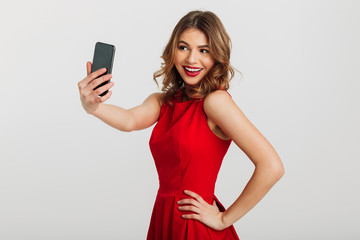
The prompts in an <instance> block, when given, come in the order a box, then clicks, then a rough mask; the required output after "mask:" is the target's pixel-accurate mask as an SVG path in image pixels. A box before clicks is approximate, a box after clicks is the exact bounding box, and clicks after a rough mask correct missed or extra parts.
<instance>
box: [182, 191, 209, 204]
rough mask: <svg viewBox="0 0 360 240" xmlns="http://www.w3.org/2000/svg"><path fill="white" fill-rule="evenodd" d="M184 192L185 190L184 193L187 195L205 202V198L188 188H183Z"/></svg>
mask: <svg viewBox="0 0 360 240" xmlns="http://www.w3.org/2000/svg"><path fill="white" fill-rule="evenodd" d="M184 192H185V194H187V195H189V196H190V197H193V198H195V199H196V200H197V201H198V202H200V203H205V200H204V199H203V198H202V197H201V196H200V195H199V194H197V193H195V192H192V191H190V190H185V191H184Z"/></svg>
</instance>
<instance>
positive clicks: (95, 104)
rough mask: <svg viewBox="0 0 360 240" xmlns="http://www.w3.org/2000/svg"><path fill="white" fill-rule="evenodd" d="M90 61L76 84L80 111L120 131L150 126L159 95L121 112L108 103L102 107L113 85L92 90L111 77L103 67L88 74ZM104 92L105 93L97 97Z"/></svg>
mask: <svg viewBox="0 0 360 240" xmlns="http://www.w3.org/2000/svg"><path fill="white" fill-rule="evenodd" d="M91 66H92V64H91V62H87V63H86V68H87V76H86V77H85V78H84V79H83V80H81V81H80V82H79V83H78V87H79V92H80V100H81V104H82V106H83V108H84V109H85V111H86V112H87V113H89V114H92V115H94V116H95V117H97V118H99V119H100V120H102V121H103V122H105V123H107V124H109V125H110V126H112V127H114V128H116V129H119V130H121V131H126V132H130V131H134V130H140V129H144V128H147V127H150V126H151V125H153V124H154V123H155V122H156V121H157V119H158V118H159V114H160V108H161V93H153V94H151V95H150V96H149V97H148V98H146V99H145V101H144V102H143V103H142V104H141V105H139V106H136V107H134V108H131V109H128V110H126V109H124V108H121V107H117V106H114V105H110V104H104V102H105V101H106V100H108V99H109V98H110V97H111V94H112V92H111V91H110V90H109V89H110V88H112V87H113V86H114V83H113V82H110V81H109V83H107V84H105V85H104V86H102V87H99V88H97V89H96V90H94V88H95V87H97V86H98V85H100V84H102V83H104V82H105V81H108V80H110V79H111V77H112V76H111V74H106V75H104V76H102V77H99V76H101V75H102V74H103V73H105V70H106V69H105V68H102V69H99V70H97V71H95V72H93V73H91V72H90V71H91ZM106 90H109V91H108V93H107V94H105V95H104V96H102V97H99V95H100V94H101V93H103V92H105V91H106Z"/></svg>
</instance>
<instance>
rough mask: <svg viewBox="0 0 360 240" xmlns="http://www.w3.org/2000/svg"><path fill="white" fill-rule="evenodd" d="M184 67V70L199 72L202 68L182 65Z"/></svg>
mask: <svg viewBox="0 0 360 240" xmlns="http://www.w3.org/2000/svg"><path fill="white" fill-rule="evenodd" d="M184 68H185V69H186V71H189V72H199V71H201V70H202V68H197V69H194V68H187V67H184Z"/></svg>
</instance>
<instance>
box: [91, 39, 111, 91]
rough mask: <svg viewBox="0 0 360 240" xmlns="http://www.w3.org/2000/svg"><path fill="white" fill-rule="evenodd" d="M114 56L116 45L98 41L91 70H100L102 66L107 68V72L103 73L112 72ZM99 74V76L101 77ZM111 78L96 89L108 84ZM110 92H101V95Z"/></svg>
mask: <svg viewBox="0 0 360 240" xmlns="http://www.w3.org/2000/svg"><path fill="white" fill-rule="evenodd" d="M114 56H115V46H114V45H111V44H107V43H102V42H97V43H96V44H95V50H94V58H93V62H92V67H91V72H95V71H96V70H99V69H101V68H106V72H105V73H104V74H102V75H101V76H103V75H106V74H109V73H111V72H112V66H113V63H114ZM101 76H99V77H101ZM109 81H110V80H108V81H105V82H103V83H101V84H100V85H98V86H97V87H96V88H94V90H95V89H97V88H99V87H101V86H104V85H105V84H107V83H108V82H109ZM107 93H108V90H106V91H105V92H103V93H101V94H100V95H99V96H101V97H102V96H104V95H105V94H107Z"/></svg>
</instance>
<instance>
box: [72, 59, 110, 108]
mask: <svg viewBox="0 0 360 240" xmlns="http://www.w3.org/2000/svg"><path fill="white" fill-rule="evenodd" d="M91 66H92V64H91V62H87V64H86V68H87V76H86V77H85V78H84V79H83V80H81V81H80V82H79V83H78V87H79V91H80V99H81V104H82V106H83V108H84V109H85V111H86V112H87V113H89V114H92V113H94V112H95V111H96V109H97V108H98V107H99V104H100V103H103V102H105V101H106V100H108V99H109V98H110V97H111V91H108V93H107V94H105V95H104V96H102V97H99V95H100V94H101V93H103V92H105V91H106V90H109V89H110V88H112V87H113V86H114V83H113V82H112V81H110V82H109V83H107V84H105V85H104V86H101V87H99V88H97V89H96V90H94V88H96V87H97V86H98V85H100V84H101V83H103V82H105V81H108V80H110V79H111V77H112V76H111V74H106V75H104V76H101V77H99V76H100V75H102V74H104V73H105V72H106V69H105V68H101V69H99V70H97V71H95V72H93V73H90V72H91Z"/></svg>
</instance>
